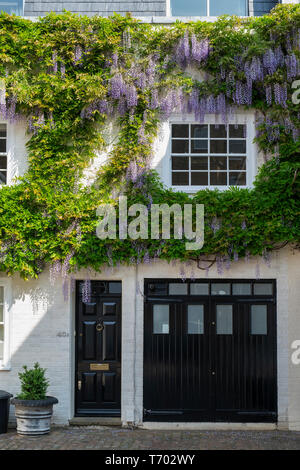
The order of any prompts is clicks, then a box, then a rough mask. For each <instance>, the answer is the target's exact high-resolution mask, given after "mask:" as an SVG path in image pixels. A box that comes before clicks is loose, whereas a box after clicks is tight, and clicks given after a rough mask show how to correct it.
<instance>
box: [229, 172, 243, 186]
mask: <svg viewBox="0 0 300 470" xmlns="http://www.w3.org/2000/svg"><path fill="white" fill-rule="evenodd" d="M229 184H230V185H231V186H245V184H246V173H245V172H244V171H241V172H235V173H229Z"/></svg>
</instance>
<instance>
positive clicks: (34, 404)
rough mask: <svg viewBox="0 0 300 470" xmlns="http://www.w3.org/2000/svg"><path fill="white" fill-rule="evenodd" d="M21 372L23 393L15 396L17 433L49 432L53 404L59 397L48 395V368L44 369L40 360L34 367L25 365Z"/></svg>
mask: <svg viewBox="0 0 300 470" xmlns="http://www.w3.org/2000/svg"><path fill="white" fill-rule="evenodd" d="M23 369H24V372H20V373H19V374H18V375H19V378H20V381H21V393H20V394H19V395H18V396H17V397H16V398H13V399H12V401H11V403H12V404H13V405H15V415H16V419H17V433H18V434H25V435H27V436H39V435H41V434H48V433H49V431H50V422H51V416H52V410H53V405H54V404H55V403H58V400H57V398H54V397H49V396H47V395H46V393H47V389H48V386H49V381H48V380H47V379H46V377H45V372H46V369H42V368H41V367H40V365H39V363H38V362H36V363H35V364H34V367H33V369H28V368H27V366H23Z"/></svg>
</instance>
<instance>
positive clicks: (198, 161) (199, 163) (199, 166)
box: [191, 157, 208, 170]
mask: <svg viewBox="0 0 300 470" xmlns="http://www.w3.org/2000/svg"><path fill="white" fill-rule="evenodd" d="M191 169H192V170H207V169H208V157H191Z"/></svg>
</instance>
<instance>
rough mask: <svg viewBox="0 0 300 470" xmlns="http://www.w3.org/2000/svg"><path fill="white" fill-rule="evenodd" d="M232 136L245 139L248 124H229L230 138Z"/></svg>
mask: <svg viewBox="0 0 300 470" xmlns="http://www.w3.org/2000/svg"><path fill="white" fill-rule="evenodd" d="M230 137H233V138H234V139H236V138H239V137H240V138H242V139H244V138H245V137H246V126H245V125H243V124H238V125H237V126H236V125H235V124H229V138H230Z"/></svg>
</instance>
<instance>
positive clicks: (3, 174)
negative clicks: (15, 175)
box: [0, 171, 6, 184]
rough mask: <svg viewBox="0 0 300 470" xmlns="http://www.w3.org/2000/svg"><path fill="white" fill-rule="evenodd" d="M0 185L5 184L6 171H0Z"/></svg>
mask: <svg viewBox="0 0 300 470" xmlns="http://www.w3.org/2000/svg"><path fill="white" fill-rule="evenodd" d="M0 184H6V171H0Z"/></svg>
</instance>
